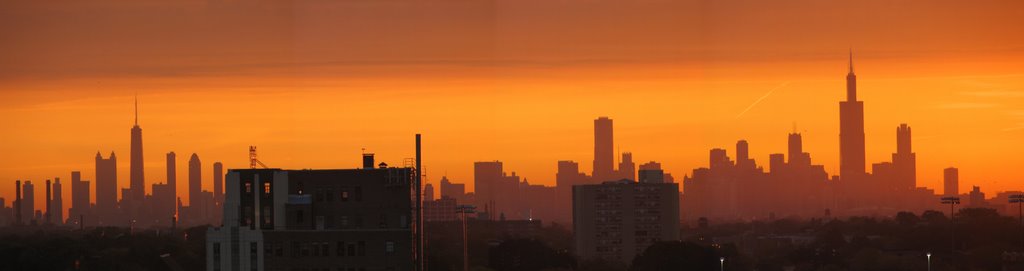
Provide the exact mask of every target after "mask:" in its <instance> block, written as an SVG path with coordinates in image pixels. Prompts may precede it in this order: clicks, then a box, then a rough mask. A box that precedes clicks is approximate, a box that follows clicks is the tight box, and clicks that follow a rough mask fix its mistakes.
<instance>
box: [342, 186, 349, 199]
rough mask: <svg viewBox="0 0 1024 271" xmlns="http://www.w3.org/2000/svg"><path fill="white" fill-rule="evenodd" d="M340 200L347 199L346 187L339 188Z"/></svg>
mask: <svg viewBox="0 0 1024 271" xmlns="http://www.w3.org/2000/svg"><path fill="white" fill-rule="evenodd" d="M341 201H342V202H346V201H348V189H347V188H342V189H341Z"/></svg>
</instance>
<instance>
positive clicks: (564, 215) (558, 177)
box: [552, 161, 591, 224]
mask: <svg viewBox="0 0 1024 271" xmlns="http://www.w3.org/2000/svg"><path fill="white" fill-rule="evenodd" d="M590 179H591V178H590V176H587V174H586V173H583V172H580V165H579V163H576V162H574V161H558V170H557V171H556V172H555V193H556V194H557V196H556V201H555V202H556V203H555V206H554V209H555V210H554V211H555V213H556V215H555V217H554V218H552V221H554V222H557V223H562V224H570V223H571V222H572V187H573V186H575V185H583V184H589V183H590V182H591V181H590Z"/></svg>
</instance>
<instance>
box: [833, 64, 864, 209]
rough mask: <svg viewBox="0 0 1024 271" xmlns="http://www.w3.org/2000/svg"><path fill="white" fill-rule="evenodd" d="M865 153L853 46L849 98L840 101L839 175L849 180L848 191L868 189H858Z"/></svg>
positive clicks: (862, 114)
mask: <svg viewBox="0 0 1024 271" xmlns="http://www.w3.org/2000/svg"><path fill="white" fill-rule="evenodd" d="M864 156H865V155H864V102H862V101H858V100H857V75H855V74H854V73H853V51H852V50H851V51H850V72H849V73H847V74H846V101H841V102H839V179H840V181H841V182H843V183H845V184H846V187H847V188H848V190H847V192H848V193H850V192H852V193H854V194H857V193H861V192H865V191H859V190H861V189H860V188H862V187H861V186H862V183H863V182H864V179H865V178H864V177H865V175H866V174H867V173H866V172H865V171H864V168H865V164H864V163H865V162H864V160H865V157H864ZM849 189H853V190H854V191H850V190H849Z"/></svg>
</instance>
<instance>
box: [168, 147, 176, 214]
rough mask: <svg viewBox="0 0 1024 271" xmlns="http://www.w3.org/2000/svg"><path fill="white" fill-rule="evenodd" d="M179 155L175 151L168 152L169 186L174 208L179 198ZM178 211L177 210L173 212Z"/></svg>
mask: <svg viewBox="0 0 1024 271" xmlns="http://www.w3.org/2000/svg"><path fill="white" fill-rule="evenodd" d="M176 160H177V155H176V154H174V152H168V153H167V186H168V189H169V190H170V194H171V195H170V197H171V205H172V207H170V208H172V209H177V208H176V207H174V206H173V205H174V204H175V203H176V202H177V199H178V166H177V162H176ZM173 213H177V211H175V212H173Z"/></svg>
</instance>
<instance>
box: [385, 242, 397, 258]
mask: <svg viewBox="0 0 1024 271" xmlns="http://www.w3.org/2000/svg"><path fill="white" fill-rule="evenodd" d="M384 255H395V242H394V241H387V242H384Z"/></svg>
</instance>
